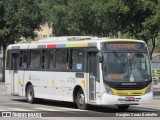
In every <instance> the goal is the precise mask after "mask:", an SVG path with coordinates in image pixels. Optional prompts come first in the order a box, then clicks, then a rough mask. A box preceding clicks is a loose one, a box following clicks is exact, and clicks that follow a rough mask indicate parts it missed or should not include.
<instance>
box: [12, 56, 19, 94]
mask: <svg viewBox="0 0 160 120" xmlns="http://www.w3.org/2000/svg"><path fill="white" fill-rule="evenodd" d="M18 65H19V53H12V55H11V74H12V78H11V81H12V82H11V83H12V91H11V92H12V94H13V95H17V94H18V93H19V92H18Z"/></svg>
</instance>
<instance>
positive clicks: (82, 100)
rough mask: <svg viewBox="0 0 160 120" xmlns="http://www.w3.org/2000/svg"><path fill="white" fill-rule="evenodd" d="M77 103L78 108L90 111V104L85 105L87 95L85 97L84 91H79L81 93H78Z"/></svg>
mask: <svg viewBox="0 0 160 120" xmlns="http://www.w3.org/2000/svg"><path fill="white" fill-rule="evenodd" d="M76 103H77V106H78V108H79V109H81V110H86V109H88V104H86V103H85V95H84V93H83V91H82V89H79V91H78V93H77V99H76Z"/></svg>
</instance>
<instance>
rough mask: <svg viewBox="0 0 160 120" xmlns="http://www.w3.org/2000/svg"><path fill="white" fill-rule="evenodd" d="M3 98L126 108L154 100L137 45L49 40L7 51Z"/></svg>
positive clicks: (145, 57) (145, 56) (143, 50)
mask: <svg viewBox="0 0 160 120" xmlns="http://www.w3.org/2000/svg"><path fill="white" fill-rule="evenodd" d="M6 56H7V59H6V70H5V82H6V88H7V92H8V93H9V94H12V95H19V96H26V97H27V100H28V102H29V103H33V102H35V100H36V99H37V98H41V99H51V100H59V101H69V102H75V103H77V106H78V108H79V109H87V107H88V105H91V104H92V105H116V106H118V108H119V109H127V108H128V107H129V106H130V105H138V104H140V103H145V102H149V101H150V100H151V99H152V98H153V92H152V74H151V64H150V58H149V53H148V48H147V45H146V44H145V43H144V42H143V41H142V40H134V39H110V38H98V37H91V36H89V37H88V36H83V37H82V36H68V37H51V38H46V39H42V40H39V41H36V42H31V43H27V44H26V43H25V44H22V43H19V44H12V45H9V46H8V47H7V55H6Z"/></svg>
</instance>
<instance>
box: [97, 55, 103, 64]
mask: <svg viewBox="0 0 160 120" xmlns="http://www.w3.org/2000/svg"><path fill="white" fill-rule="evenodd" d="M98 58H99V63H102V62H103V55H102V54H99V57H98Z"/></svg>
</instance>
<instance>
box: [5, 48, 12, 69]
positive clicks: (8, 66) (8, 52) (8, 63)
mask: <svg viewBox="0 0 160 120" xmlns="http://www.w3.org/2000/svg"><path fill="white" fill-rule="evenodd" d="M6 61H7V62H6V69H7V70H11V52H10V50H8V51H7V59H6Z"/></svg>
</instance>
